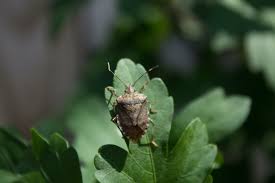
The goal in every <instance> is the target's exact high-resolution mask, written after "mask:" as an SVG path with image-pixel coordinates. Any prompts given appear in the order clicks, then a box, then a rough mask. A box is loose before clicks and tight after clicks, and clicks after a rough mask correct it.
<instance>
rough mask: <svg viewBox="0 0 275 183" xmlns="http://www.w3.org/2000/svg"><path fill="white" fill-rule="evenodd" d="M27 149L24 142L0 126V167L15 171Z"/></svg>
mask: <svg viewBox="0 0 275 183" xmlns="http://www.w3.org/2000/svg"><path fill="white" fill-rule="evenodd" d="M26 151H27V145H26V142H24V141H23V140H22V138H20V137H17V135H14V134H12V133H11V132H10V131H8V130H6V129H3V128H0V169H5V170H8V171H12V172H14V171H16V169H17V165H18V163H19V162H20V161H22V159H23V158H24V155H25V152H26Z"/></svg>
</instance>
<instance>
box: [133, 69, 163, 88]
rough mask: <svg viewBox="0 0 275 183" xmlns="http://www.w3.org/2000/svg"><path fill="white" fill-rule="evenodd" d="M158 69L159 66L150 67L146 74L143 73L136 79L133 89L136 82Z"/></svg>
mask: <svg viewBox="0 0 275 183" xmlns="http://www.w3.org/2000/svg"><path fill="white" fill-rule="evenodd" d="M158 67H159V66H158V65H156V66H154V67H152V68H151V69H149V70H148V71H146V72H144V73H143V74H141V75H140V76H139V78H137V80H136V81H135V82H134V83H133V87H134V86H135V84H136V83H137V82H138V80H140V79H141V78H142V77H143V76H144V75H145V74H147V73H149V72H151V71H152V70H154V69H156V68H158Z"/></svg>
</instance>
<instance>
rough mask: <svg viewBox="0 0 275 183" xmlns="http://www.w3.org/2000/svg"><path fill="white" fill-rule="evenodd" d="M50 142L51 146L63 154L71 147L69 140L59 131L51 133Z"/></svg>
mask: <svg viewBox="0 0 275 183" xmlns="http://www.w3.org/2000/svg"><path fill="white" fill-rule="evenodd" d="M49 143H50V146H51V148H52V149H53V150H54V151H55V152H57V153H58V154H62V153H63V152H64V151H66V150H67V149H68V147H69V143H68V141H67V140H66V139H65V138H64V137H62V136H61V135H59V134H58V133H54V134H53V135H51V137H50V141H49Z"/></svg>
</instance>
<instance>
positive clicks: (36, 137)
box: [31, 129, 49, 160]
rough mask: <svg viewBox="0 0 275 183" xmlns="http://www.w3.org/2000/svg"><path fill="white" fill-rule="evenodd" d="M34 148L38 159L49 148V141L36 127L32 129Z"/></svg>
mask: <svg viewBox="0 0 275 183" xmlns="http://www.w3.org/2000/svg"><path fill="white" fill-rule="evenodd" d="M31 135H32V149H33V153H34V155H35V156H36V158H37V159H38V160H40V159H41V157H42V156H43V154H45V153H46V152H47V151H48V150H49V143H48V141H47V140H46V139H45V138H44V137H42V136H41V135H40V134H39V133H38V132H37V131H36V130H35V129H31Z"/></svg>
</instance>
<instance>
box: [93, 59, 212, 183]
mask: <svg viewBox="0 0 275 183" xmlns="http://www.w3.org/2000/svg"><path fill="white" fill-rule="evenodd" d="M144 72H145V69H144V68H143V67H142V66H141V65H139V64H137V65H136V64H134V63H133V62H132V61H131V60H129V59H121V60H120V61H119V62H118V65H117V69H116V71H115V73H116V75H117V76H118V77H119V78H120V79H121V80H123V81H124V82H125V83H127V84H133V83H134V81H135V80H136V79H137V78H138V77H139V76H140V75H141V74H143V73H144ZM146 83H148V84H146ZM144 84H146V86H145V91H144V94H145V95H146V96H147V97H148V101H149V104H150V107H151V108H152V109H153V110H154V111H156V113H153V114H151V115H150V118H151V119H153V121H154V125H152V124H150V126H149V130H148V132H147V133H146V134H145V135H144V136H143V137H142V139H141V140H140V142H139V143H137V144H136V143H133V142H129V146H128V149H127V150H124V149H122V148H120V147H118V146H114V145H105V146H102V147H101V148H100V149H99V152H98V155H96V157H95V160H94V163H95V166H96V168H97V171H96V173H95V176H96V178H97V180H98V181H100V182H104V183H110V182H112V183H113V182H146V183H147V182H148V183H150V182H167V181H168V182H169V181H170V180H173V181H174V180H175V179H178V181H181V180H185V181H187V182H194V183H197V182H198V181H200V182H203V181H204V180H205V179H206V178H207V176H208V174H209V173H210V170H211V169H212V165H213V163H214V160H215V157H216V153H217V152H216V151H217V150H216V147H215V146H213V145H208V137H207V131H206V128H205V126H204V125H203V123H201V122H200V121H198V120H197V121H195V122H192V123H191V124H190V127H189V128H187V130H186V131H185V132H184V133H183V135H182V138H179V141H178V143H177V145H176V146H175V148H174V149H172V151H170V150H169V148H168V138H169V131H170V126H171V121H172V115H173V99H172V97H169V96H168V91H167V88H166V86H165V85H164V83H163V82H162V80H161V79H159V78H154V79H152V80H149V77H148V76H147V75H145V77H144V78H142V79H141V80H139V81H138V83H137V85H136V86H135V89H136V90H139V89H140V88H142V87H143V85H144ZM114 90H115V91H116V93H117V94H118V95H121V94H123V92H124V90H125V86H124V84H123V83H122V82H121V81H119V80H118V79H117V78H114ZM110 96H111V93H109V92H108V90H105V97H106V101H109V98H110ZM114 100H115V97H113V99H112V100H111V102H113V101H114ZM112 107H113V106H112V105H109V109H110V110H112ZM182 131H183V130H182ZM152 139H154V140H155V142H156V143H157V144H158V147H153V146H151V145H150V142H151V140H152ZM169 151H170V152H169ZM182 154H184V155H185V156H182ZM178 161H180V162H181V163H179V164H178V165H175V164H176V163H178ZM197 165H200V166H197ZM172 170H176V171H172ZM182 170H184V171H182Z"/></svg>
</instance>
